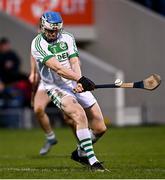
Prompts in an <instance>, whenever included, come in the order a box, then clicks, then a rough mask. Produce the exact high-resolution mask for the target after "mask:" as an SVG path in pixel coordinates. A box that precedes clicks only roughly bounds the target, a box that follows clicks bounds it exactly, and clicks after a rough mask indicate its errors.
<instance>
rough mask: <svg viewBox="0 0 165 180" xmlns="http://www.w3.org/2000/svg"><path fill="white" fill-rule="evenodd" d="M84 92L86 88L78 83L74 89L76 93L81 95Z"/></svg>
mask: <svg viewBox="0 0 165 180" xmlns="http://www.w3.org/2000/svg"><path fill="white" fill-rule="evenodd" d="M83 91H84V88H83V87H82V84H80V83H78V84H77V86H76V87H75V88H74V89H73V92H74V93H81V92H83Z"/></svg>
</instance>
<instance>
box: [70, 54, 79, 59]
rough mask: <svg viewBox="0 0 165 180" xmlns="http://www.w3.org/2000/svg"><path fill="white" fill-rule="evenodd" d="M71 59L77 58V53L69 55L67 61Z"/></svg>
mask: <svg viewBox="0 0 165 180" xmlns="http://www.w3.org/2000/svg"><path fill="white" fill-rule="evenodd" d="M73 57H79V55H78V53H74V54H71V55H70V56H69V59H71V58H73Z"/></svg>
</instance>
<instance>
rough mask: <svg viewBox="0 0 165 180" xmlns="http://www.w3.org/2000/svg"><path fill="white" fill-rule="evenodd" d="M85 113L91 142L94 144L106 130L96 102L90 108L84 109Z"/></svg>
mask: <svg viewBox="0 0 165 180" xmlns="http://www.w3.org/2000/svg"><path fill="white" fill-rule="evenodd" d="M85 112H86V115H87V118H88V122H89V127H90V133H91V138H92V142H93V143H95V142H96V141H97V140H98V139H99V138H100V137H101V136H102V135H103V134H104V133H105V132H106V129H107V128H106V126H105V123H104V119H103V115H102V112H101V109H100V107H99V105H98V103H97V102H96V103H95V104H93V105H92V106H90V107H88V108H85Z"/></svg>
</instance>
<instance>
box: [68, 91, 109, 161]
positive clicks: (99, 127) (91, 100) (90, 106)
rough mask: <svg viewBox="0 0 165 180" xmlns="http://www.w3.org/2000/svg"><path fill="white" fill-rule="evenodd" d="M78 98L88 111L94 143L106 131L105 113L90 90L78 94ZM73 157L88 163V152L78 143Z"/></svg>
mask: <svg viewBox="0 0 165 180" xmlns="http://www.w3.org/2000/svg"><path fill="white" fill-rule="evenodd" d="M76 97H77V100H78V101H79V103H80V104H81V105H82V107H83V108H84V109H85V111H86V115H87V118H88V123H89V127H90V128H92V129H90V134H91V139H92V143H95V142H96V141H97V140H98V139H99V138H100V137H101V136H102V135H103V134H104V132H105V131H106V126H105V124H104V121H103V115H102V112H101V110H100V107H99V105H98V104H97V101H96V99H95V97H94V96H93V95H92V94H91V93H90V92H85V93H81V94H77V95H76ZM71 158H72V159H74V160H75V161H79V162H81V163H86V162H87V161H86V153H85V152H84V149H83V148H82V147H81V146H80V145H79V144H78V147H77V149H76V150H75V151H73V152H72V155H71Z"/></svg>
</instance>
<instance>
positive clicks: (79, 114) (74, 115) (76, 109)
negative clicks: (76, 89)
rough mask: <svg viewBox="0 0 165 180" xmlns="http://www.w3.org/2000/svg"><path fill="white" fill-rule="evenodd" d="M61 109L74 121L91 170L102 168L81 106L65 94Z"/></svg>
mask: <svg viewBox="0 0 165 180" xmlns="http://www.w3.org/2000/svg"><path fill="white" fill-rule="evenodd" d="M61 109H62V110H63V111H64V113H65V114H66V115H67V116H68V117H69V118H70V119H72V120H73V121H74V124H75V128H76V136H77V139H78V140H79V144H80V146H81V147H82V148H83V149H84V151H85V153H86V155H87V159H88V161H89V164H90V166H91V168H92V169H93V170H104V168H103V167H102V165H101V164H100V163H99V161H98V160H97V158H96V156H95V153H94V150H93V145H92V140H91V135H90V132H89V129H88V120H87V117H86V113H85V111H84V109H83V108H82V106H81V105H80V104H79V103H78V102H77V101H76V100H75V99H74V98H73V97H71V96H65V97H64V98H63V99H62V102H61Z"/></svg>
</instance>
